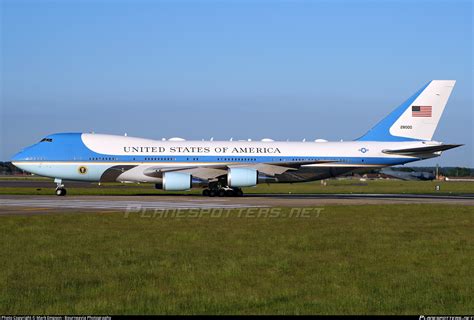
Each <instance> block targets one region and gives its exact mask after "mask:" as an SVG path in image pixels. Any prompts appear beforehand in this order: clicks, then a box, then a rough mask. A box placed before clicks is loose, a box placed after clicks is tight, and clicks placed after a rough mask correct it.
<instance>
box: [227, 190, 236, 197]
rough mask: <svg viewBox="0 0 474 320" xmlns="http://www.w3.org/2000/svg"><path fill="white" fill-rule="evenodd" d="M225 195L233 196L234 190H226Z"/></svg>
mask: <svg viewBox="0 0 474 320" xmlns="http://www.w3.org/2000/svg"><path fill="white" fill-rule="evenodd" d="M225 195H226V196H227V197H233V196H235V192H234V190H226V191H225Z"/></svg>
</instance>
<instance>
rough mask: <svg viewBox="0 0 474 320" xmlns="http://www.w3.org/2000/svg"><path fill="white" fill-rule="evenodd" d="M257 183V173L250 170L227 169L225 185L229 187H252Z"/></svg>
mask: <svg viewBox="0 0 474 320" xmlns="http://www.w3.org/2000/svg"><path fill="white" fill-rule="evenodd" d="M257 183H258V171H257V170H255V169H251V168H229V170H228V171H227V185H228V186H229V187H237V188H240V187H253V186H255V185H257Z"/></svg>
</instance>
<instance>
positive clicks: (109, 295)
mask: <svg viewBox="0 0 474 320" xmlns="http://www.w3.org/2000/svg"><path fill="white" fill-rule="evenodd" d="M283 210H289V209H283ZM284 212H286V211H284ZM473 214H474V208H473V207H468V206H453V205H383V206H378V205H377V206H376V205H374V206H326V207H324V210H323V211H322V212H321V214H320V215H319V217H318V216H317V215H312V216H311V217H308V218H302V217H300V218H296V217H293V218H288V217H287V218H284V217H278V218H248V217H247V218H244V217H239V216H238V214H237V213H235V212H234V213H233V214H231V215H230V217H221V218H213V217H210V216H208V215H205V216H204V217H201V218H190V217H188V218H179V219H178V218H170V217H168V218H154V219H153V218H144V217H140V216H139V215H138V214H133V215H130V217H128V218H125V217H124V214H123V213H91V214H86V213H81V214H67V215H66V214H64V215H53V214H46V215H42V216H8V217H7V216H3V217H0V313H2V314H20V313H21V314H32V313H34V314H64V313H67V314H82V313H87V314H90V313H92V314H110V313H111V314H121V313H125V314H154V313H159V314H194V313H200V314H209V313H218V314H269V313H277V314H309V313H317V314H331V313H337V314H339V313H341V314H364V313H369V314H387V313H389V314H392V313H396V314H399V313H401V314H407V313H408V314H468V313H471V312H472V310H474V300H473V299H472V288H473V286H474V279H473V275H472V270H474V245H473V243H474V234H473V232H472V231H473V227H474V225H473Z"/></svg>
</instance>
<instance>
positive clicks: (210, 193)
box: [209, 190, 217, 197]
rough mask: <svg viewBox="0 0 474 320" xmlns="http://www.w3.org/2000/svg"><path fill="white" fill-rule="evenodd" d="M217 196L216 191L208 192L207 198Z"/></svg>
mask: <svg viewBox="0 0 474 320" xmlns="http://www.w3.org/2000/svg"><path fill="white" fill-rule="evenodd" d="M216 195H217V192H216V190H210V191H209V197H215V196H216Z"/></svg>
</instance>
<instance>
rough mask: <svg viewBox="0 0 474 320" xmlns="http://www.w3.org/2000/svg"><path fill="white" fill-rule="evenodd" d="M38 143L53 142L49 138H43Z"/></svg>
mask: <svg viewBox="0 0 474 320" xmlns="http://www.w3.org/2000/svg"><path fill="white" fill-rule="evenodd" d="M40 142H53V139H51V138H43V139H41V141H40Z"/></svg>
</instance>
